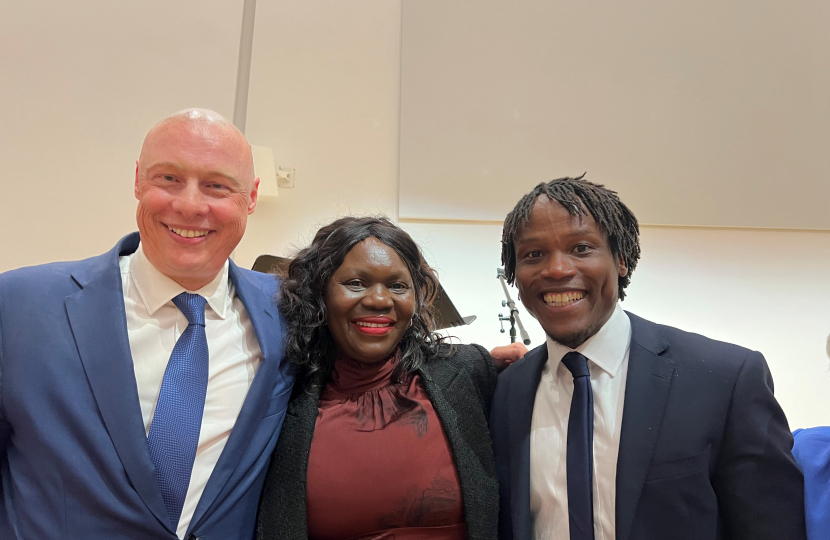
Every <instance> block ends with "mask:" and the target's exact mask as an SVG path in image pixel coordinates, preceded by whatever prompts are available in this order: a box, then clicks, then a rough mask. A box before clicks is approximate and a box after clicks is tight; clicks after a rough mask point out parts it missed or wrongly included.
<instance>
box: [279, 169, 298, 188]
mask: <svg viewBox="0 0 830 540" xmlns="http://www.w3.org/2000/svg"><path fill="white" fill-rule="evenodd" d="M294 172H295V169H286V168H283V167H280V168H279V169H278V170H277V184H278V185H279V186H280V187H283V188H293V187H294Z"/></svg>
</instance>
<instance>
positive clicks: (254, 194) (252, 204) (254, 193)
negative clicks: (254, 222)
mask: <svg viewBox="0 0 830 540" xmlns="http://www.w3.org/2000/svg"><path fill="white" fill-rule="evenodd" d="M258 199H259V176H257V177H256V178H254V186H253V188H251V198H250V200H249V202H248V215H251V214H253V213H254V210H256V203H257V200H258Z"/></svg>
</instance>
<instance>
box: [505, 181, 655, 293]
mask: <svg viewBox="0 0 830 540" xmlns="http://www.w3.org/2000/svg"><path fill="white" fill-rule="evenodd" d="M584 178H585V175H584V174H583V175H582V176H580V177H578V178H569V177H565V178H557V179H556V180H551V181H550V182H542V183H541V184H539V185H538V186H536V187H535V188H533V191H531V192H530V193H528V194H527V195H525V196H524V197H522V198H521V200H519V202H518V203H516V206H515V207H514V208H513V210H512V211H511V212H510V213H509V214H507V218H505V220H504V229H503V231H502V236H501V262H502V264H503V265H504V274H505V277H506V278H507V282H508V283H511V284H512V283H513V282H514V281H515V280H516V244H515V241H516V236H517V235H518V234H519V232H520V229H521V228H522V227H526V226H527V224H528V223H529V222H530V212H531V211H532V210H533V205H534V204H535V203H536V199H538V198H539V197H540V196H542V195H545V196H547V198H548V199H549V200H552V201H556V202H558V203H559V204H561V205H562V206H564V207H565V208H566V209H567V210H568V212H570V213H571V215H572V216H576V215H580V214H581V215H586V214H589V213H590V214H591V216H593V218H594V221H596V222H597V225H598V226H599V228H600V230H602V231H603V232H604V233H605V234H607V235H608V243H609V245H610V247H611V254H612V255H614V257H617V258H620V259H622V261H623V262H624V263H625V266H626V268H628V272H627V273H626V275H624V276H620V278H619V287H618V291H619V295H620V300H623V299H624V298H625V288H626V287H627V286H628V284H629V283H630V282H631V274H632V273H633V272H634V268H636V267H637V261H638V260H639V259H640V228H639V226H638V225H637V218H636V217H634V214H632V213H631V210H629V209H628V207H627V206H626V205H624V204H623V203H622V201H620V198H619V197H618V196H617V192H616V191H611V190H610V189H606V188H605V186H603V185H600V184H594V183H592V182H589V181H587V180H585V179H584Z"/></svg>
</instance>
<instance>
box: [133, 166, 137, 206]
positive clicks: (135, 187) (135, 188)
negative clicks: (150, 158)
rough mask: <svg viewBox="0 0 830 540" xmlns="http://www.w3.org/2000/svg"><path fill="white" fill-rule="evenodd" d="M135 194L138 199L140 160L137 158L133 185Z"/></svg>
mask: <svg viewBox="0 0 830 540" xmlns="http://www.w3.org/2000/svg"><path fill="white" fill-rule="evenodd" d="M133 194H134V195H135V198H136V199H138V160H135V185H134V186H133Z"/></svg>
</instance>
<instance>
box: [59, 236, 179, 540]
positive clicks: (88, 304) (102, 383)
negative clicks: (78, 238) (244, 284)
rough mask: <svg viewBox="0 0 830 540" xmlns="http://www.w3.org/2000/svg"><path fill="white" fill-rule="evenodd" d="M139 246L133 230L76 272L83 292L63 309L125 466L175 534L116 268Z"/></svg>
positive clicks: (151, 507) (153, 509)
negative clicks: (141, 395) (150, 440)
mask: <svg viewBox="0 0 830 540" xmlns="http://www.w3.org/2000/svg"><path fill="white" fill-rule="evenodd" d="M137 247H138V233H133V234H131V235H129V236H126V237H124V238H123V239H122V240H121V241H120V242H119V243H118V245H116V246H115V248H114V249H112V250H111V251H110V252H108V253H106V254H104V255H102V256H100V257H96V258H95V259H92V260H91V261H90V262H89V264H88V265H87V266H86V267H85V268H84V269H82V270H80V271H78V272H76V273H74V274H73V276H72V277H73V279H75V281H76V282H77V283H78V285H79V286H80V287H81V290H80V291H78V292H77V293H75V294H73V295H71V296H68V297H67V298H66V300H65V305H66V313H67V316H68V317H69V324H70V326H71V328H72V334H73V335H74V337H75V344H76V345H77V347H78V352H79V354H80V357H81V362H82V363H83V366H84V371H85V373H86V376H87V379H88V380H89V385H90V388H91V389H92V393H93V395H94V396H95V401H96V402H97V404H98V409H99V411H100V413H101V417H102V419H103V421H104V424H105V425H106V428H107V432H108V433H109V435H110V438H111V439H112V444H113V446H114V447H115V451H116V453H117V454H118V457H119V459H120V460H121V463H122V465H123V466H124V470H125V471H126V473H127V476H128V477H129V479H130V482H131V483H132V485H133V486H134V487H135V490H136V492H137V493H138V495H139V496H140V497H141V499H142V500H143V501H144V504H146V505H147V508H148V509H149V510H150V511H151V512H152V513H153V515H154V516H155V517H156V518H157V519H158V520H159V522H160V523H161V524H162V525H163V526H164V527H165V528H166V529H167V530H168V531H170V532H171V533H174V531H173V529H171V526H170V518H169V517H168V516H167V510H166V509H165V506H164V501H163V500H162V497H161V490H160V489H159V485H158V482H157V481H156V473H155V467H154V465H153V461H152V459H151V458H150V449H149V447H148V446H147V437H146V435H145V432H144V421H143V420H142V417H141V405H140V403H139V399H138V388H137V386H136V382H135V370H134V369H133V359H132V355H131V353H130V342H129V337H128V334H127V318H126V314H125V312H124V295H123V293H122V289H121V273H120V270H119V266H118V257H119V256H120V255H128V254H130V253H132V252H134V251H135V250H136V248H137Z"/></svg>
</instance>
